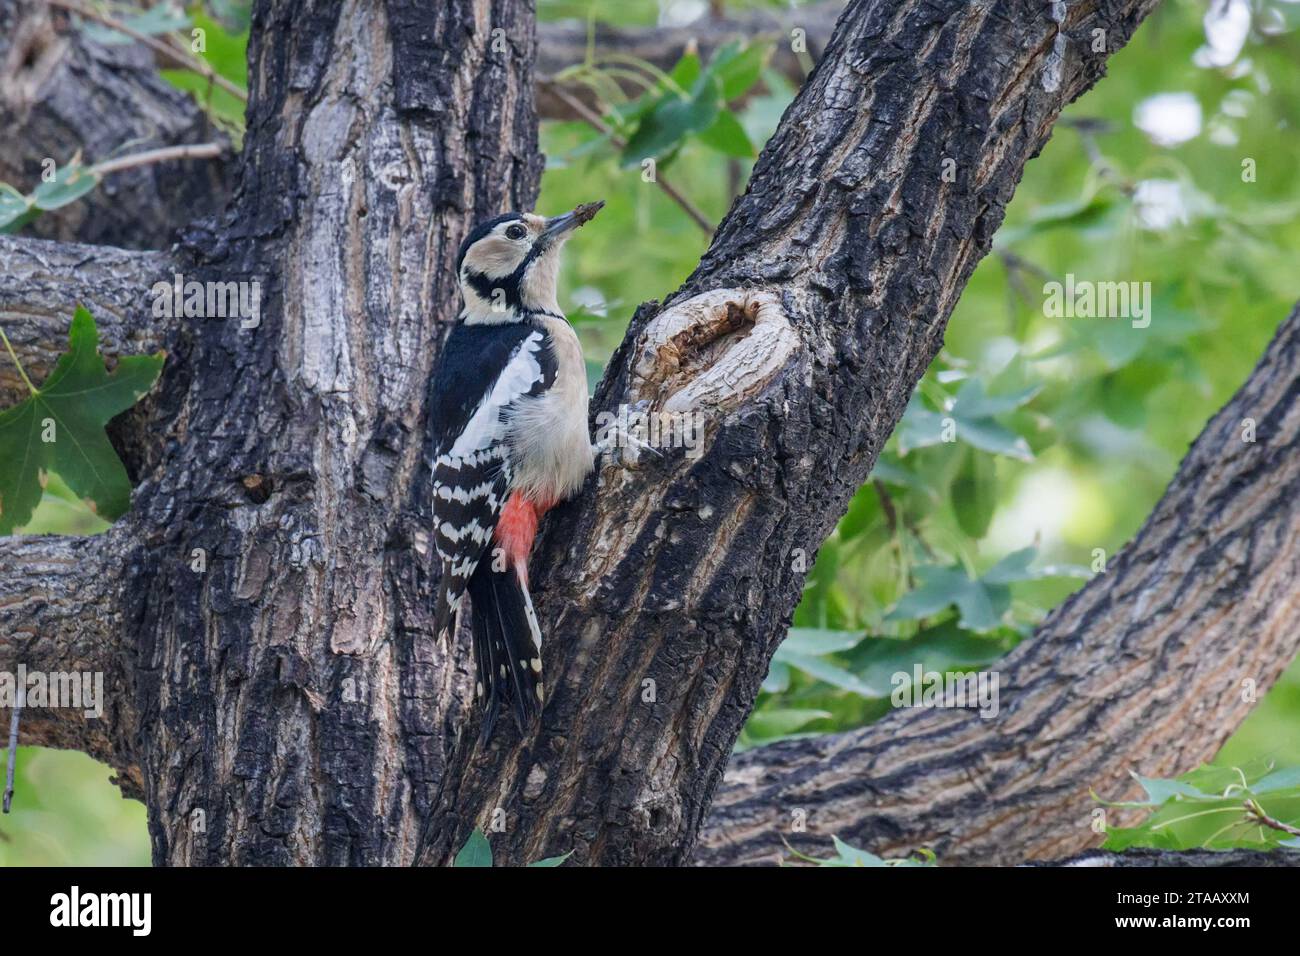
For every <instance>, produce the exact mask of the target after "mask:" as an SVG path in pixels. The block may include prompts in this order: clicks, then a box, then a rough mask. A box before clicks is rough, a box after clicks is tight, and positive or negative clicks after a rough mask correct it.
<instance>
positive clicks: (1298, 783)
mask: <svg viewBox="0 0 1300 956" xmlns="http://www.w3.org/2000/svg"><path fill="white" fill-rule="evenodd" d="M1296 787H1300V767H1283V768H1282V769H1281V770H1274V771H1273V772H1272V773H1270V774H1269V775H1268V776H1266V777H1264V778H1263V779H1261V780H1259V781H1257V782H1256V783H1253V784H1251V786H1250V792H1251V793H1271V792H1273V791H1277V790H1290V789H1292V788H1296Z"/></svg>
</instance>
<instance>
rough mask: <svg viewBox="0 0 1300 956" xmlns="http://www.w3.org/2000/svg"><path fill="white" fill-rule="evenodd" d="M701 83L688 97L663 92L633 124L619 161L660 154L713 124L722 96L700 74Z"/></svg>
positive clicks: (632, 163)
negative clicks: (634, 127) (634, 130)
mask: <svg viewBox="0 0 1300 956" xmlns="http://www.w3.org/2000/svg"><path fill="white" fill-rule="evenodd" d="M701 80H706V81H707V82H701V83H700V84H698V86H697V89H696V90H695V91H694V92H693V93H692V95H691V97H690V99H683V98H682V97H680V96H678V95H677V94H676V93H666V94H664V96H663V97H662V98H661V99H660V100H659V102H658V103H657V104H656V105H655V107H654V109H652V110H651V111H650V112H649V113H648V114H647V115H646V116H644V117H642V119H641V122H640V123H639V124H638V125H637V129H636V132H635V133H633V134H632V136H631V137H630V138H629V139H628V141H627V145H626V146H625V147H623V159H622V163H623V165H624V166H625V167H626V166H635V165H636V164H637V163H639V162H641V161H642V160H643V159H647V158H648V157H651V156H663V155H664V154H665V153H668V152H670V151H671V150H673V149H674V148H676V147H677V146H679V145H681V143H682V141H683V140H684V139H685V138H686V137H687V136H689V135H690V134H691V133H698V132H700V131H702V130H705V129H708V128H709V127H710V126H711V125H713V122H714V120H715V119H716V118H717V116H718V110H719V109H720V108H721V105H722V95H721V92H720V91H719V88H718V84H717V82H716V81H713V80H708V78H707V77H701Z"/></svg>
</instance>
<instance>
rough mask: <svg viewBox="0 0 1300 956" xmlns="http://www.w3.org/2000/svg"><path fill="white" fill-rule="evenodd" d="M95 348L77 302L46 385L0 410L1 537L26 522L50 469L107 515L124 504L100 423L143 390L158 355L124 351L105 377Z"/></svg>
mask: <svg viewBox="0 0 1300 956" xmlns="http://www.w3.org/2000/svg"><path fill="white" fill-rule="evenodd" d="M98 346H99V334H98V332H97V330H96V329H95V321H94V319H92V318H91V316H90V313H89V312H87V311H86V310H85V309H84V308H82V307H80V306H78V307H77V311H76V315H75V317H74V318H73V320H72V328H71V330H70V331H69V333H68V351H67V352H65V353H64V354H63V355H62V356H60V358H59V361H58V364H56V365H55V367H54V371H53V372H51V373H50V376H49V378H48V379H46V381H45V384H44V385H42V386H41V387H40V388H39V389H37V390H36V393H35V394H34V395H31V396H30V397H28V398H27V399H25V400H24V401H22V402H21V403H19V404H18V405H16V406H14V407H13V408H10V409H7V410H6V411H4V412H3V413H0V461H4V462H6V463H7V467H6V468H4V469H3V470H0V534H10V533H12V532H13V530H14V529H15V528H18V527H22V526H23V525H25V524H26V523H27V521H28V519H30V518H31V516H32V511H33V509H34V508H35V507H36V504H37V502H39V501H40V498H41V488H42V486H43V485H44V484H45V482H46V480H47V477H48V475H49V473H50V472H57V473H58V474H59V476H60V477H62V478H63V480H64V481H65V482H67V485H68V487H69V488H71V489H72V490H73V491H74V492H75V493H76V494H77V496H78V497H79V498H81V499H82V500H83V501H85V502H86V503H87V504H88V505H89V506H90V508H91V509H92V510H93V511H94V512H95V513H96V514H98V515H99V516H100V517H102V518H104V519H106V520H109V521H111V520H113V519H114V518H116V517H118V516H119V515H121V514H122V513H123V512H124V511H126V509H127V507H128V505H129V504H130V496H131V482H130V479H129V478H128V477H127V474H126V469H125V468H124V467H123V466H122V462H121V460H120V459H119V458H118V457H117V452H115V451H114V450H113V446H112V444H110V443H109V440H108V436H107V435H105V434H104V426H105V425H106V424H108V422H109V420H110V419H111V418H112V417H113V416H114V415H117V414H118V413H119V412H122V411H125V410H126V409H128V408H130V407H131V406H132V405H134V404H135V403H136V401H138V400H139V398H140V397H141V396H142V395H144V394H145V393H146V392H148V391H149V389H150V388H151V387H152V386H153V383H154V381H155V380H156V379H157V378H158V373H159V372H160V371H161V370H162V366H163V359H164V356H163V354H162V353H161V352H160V353H158V354H157V355H132V356H125V357H123V358H121V359H119V360H118V364H117V368H116V369H115V370H114V371H113V373H112V374H111V375H110V374H109V373H108V372H107V371H106V370H105V368H104V361H103V359H102V358H100V355H99V348H98Z"/></svg>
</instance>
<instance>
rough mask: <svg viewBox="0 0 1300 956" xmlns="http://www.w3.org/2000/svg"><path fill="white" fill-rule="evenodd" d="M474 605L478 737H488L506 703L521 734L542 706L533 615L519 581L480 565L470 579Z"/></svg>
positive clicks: (527, 597)
mask: <svg viewBox="0 0 1300 956" xmlns="http://www.w3.org/2000/svg"><path fill="white" fill-rule="evenodd" d="M469 595H470V601H471V605H472V608H473V629H474V662H475V668H476V671H477V685H476V686H475V694H476V695H477V697H478V698H479V700H480V702H481V705H482V707H483V725H482V731H481V739H483V740H487V739H488V738H490V737H491V736H492V728H493V726H494V725H495V723H496V718H497V716H498V714H499V713H500V710H501V706H502V705H503V704H506V703H508V704H509V706H510V710H511V713H512V714H513V715H514V719H515V723H516V724H517V725H518V727H519V730H520V733H524V732H526V731H527V729H528V728H529V726H531V724H532V723H533V722H534V721H535V720H536V719H537V716H538V714H539V713H540V712H541V705H542V657H541V651H540V649H539V647H540V633H539V632H538V631H537V630H536V628H537V616H536V614H534V613H533V612H532V599H531V597H530V596H529V594H528V591H527V589H526V587H525V586H524V584H523V581H522V579H521V578H520V577H519V576H518V575H517V574H515V573H513V572H510V571H505V572H502V571H494V570H492V566H491V564H490V562H483V563H481V564H480V565H479V566H478V568H477V569H476V570H475V571H474V576H473V577H471V578H470V581H469Z"/></svg>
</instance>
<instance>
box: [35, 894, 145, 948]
mask: <svg viewBox="0 0 1300 956" xmlns="http://www.w3.org/2000/svg"><path fill="white" fill-rule="evenodd" d="M152 911H153V896H152V894H150V893H82V892H81V888H80V887H77V886H74V887H73V888H72V891H71V892H70V893H55V894H54V895H53V896H51V897H50V925H51V926H60V927H74V926H129V927H130V928H131V934H132V935H133V936H148V935H149V930H150V928H151V927H152V924H153V916H152Z"/></svg>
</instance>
